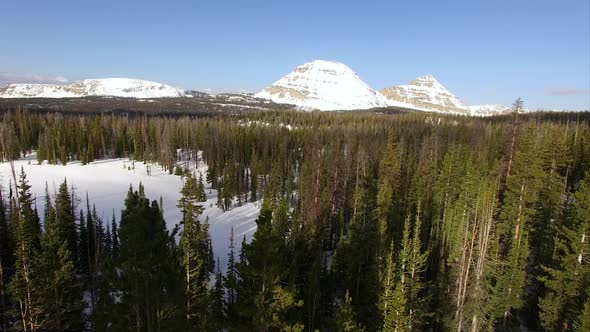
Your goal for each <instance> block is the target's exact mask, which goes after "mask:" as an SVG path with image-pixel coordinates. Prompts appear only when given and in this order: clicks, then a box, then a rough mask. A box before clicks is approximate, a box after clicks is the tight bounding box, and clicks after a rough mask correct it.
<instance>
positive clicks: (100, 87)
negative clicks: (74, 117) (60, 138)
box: [0, 78, 185, 98]
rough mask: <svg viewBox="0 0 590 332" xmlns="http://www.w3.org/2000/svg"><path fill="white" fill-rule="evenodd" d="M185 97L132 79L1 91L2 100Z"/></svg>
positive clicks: (171, 89) (177, 91)
mask: <svg viewBox="0 0 590 332" xmlns="http://www.w3.org/2000/svg"><path fill="white" fill-rule="evenodd" d="M184 95H185V94H184V91H183V90H180V89H177V88H174V87H172V86H169V85H166V84H162V83H157V82H151V81H145V80H138V79H130V78H102V79H87V80H83V81H81V82H77V83H74V84H70V85H57V84H27V83H16V84H8V85H6V86H4V87H2V88H0V98H72V97H88V96H113V97H128V98H165V97H183V96H184Z"/></svg>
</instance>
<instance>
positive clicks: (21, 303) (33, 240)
mask: <svg viewBox="0 0 590 332" xmlns="http://www.w3.org/2000/svg"><path fill="white" fill-rule="evenodd" d="M30 189H31V186H30V185H29V182H28V180H27V176H26V174H25V172H24V170H23V169H21V173H20V178H19V184H18V203H17V202H13V206H12V223H13V224H14V225H15V234H14V238H15V256H16V262H15V274H14V277H13V278H12V280H11V282H10V284H9V291H10V294H11V295H12V297H13V299H14V301H15V302H16V303H17V305H18V308H19V319H18V323H17V326H18V328H19V329H22V330H28V331H31V332H34V331H37V330H39V329H41V328H42V327H43V314H44V312H43V306H42V304H43V301H42V297H41V296H40V293H41V289H42V287H43V286H45V287H47V285H42V280H40V276H41V275H42V271H41V267H40V264H39V261H40V258H39V257H40V250H41V245H40V231H39V220H38V219H37V216H36V215H35V213H34V211H33V198H32V194H31V192H30Z"/></svg>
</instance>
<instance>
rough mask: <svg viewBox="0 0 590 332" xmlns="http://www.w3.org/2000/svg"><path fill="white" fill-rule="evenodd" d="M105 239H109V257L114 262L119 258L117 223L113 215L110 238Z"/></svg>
mask: <svg viewBox="0 0 590 332" xmlns="http://www.w3.org/2000/svg"><path fill="white" fill-rule="evenodd" d="M107 237H108V238H109V245H110V246H109V249H110V255H111V256H112V257H113V259H115V260H116V259H117V258H118V257H119V232H118V230H117V221H116V220H115V214H114V213H113V218H112V219H111V228H110V236H107Z"/></svg>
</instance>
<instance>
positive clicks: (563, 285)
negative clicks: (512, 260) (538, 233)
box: [539, 177, 590, 330]
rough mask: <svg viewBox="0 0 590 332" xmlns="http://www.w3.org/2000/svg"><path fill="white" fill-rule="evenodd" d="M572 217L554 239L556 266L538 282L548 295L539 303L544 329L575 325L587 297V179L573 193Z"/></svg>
mask: <svg viewBox="0 0 590 332" xmlns="http://www.w3.org/2000/svg"><path fill="white" fill-rule="evenodd" d="M572 214H573V215H572V216H571V217H570V218H569V220H567V222H568V223H567V224H565V225H562V226H561V227H560V228H559V229H558V236H557V238H556V239H555V248H556V252H555V254H554V255H555V256H556V265H555V267H549V266H546V267H544V268H543V270H544V271H545V276H543V277H541V278H540V280H541V281H542V282H543V283H544V284H545V286H546V287H547V293H546V295H545V297H544V298H542V299H541V300H540V301H539V307H540V309H541V313H540V317H541V321H542V324H543V327H545V328H546V329H547V330H559V329H566V327H568V326H572V325H573V324H575V322H576V320H577V319H578V317H579V316H580V315H581V313H582V312H583V311H584V307H583V303H584V302H587V301H588V300H587V299H588V298H590V294H589V293H588V290H589V289H590V259H589V258H588V257H586V255H587V253H588V252H590V246H589V245H588V240H587V237H588V233H589V232H590V177H588V178H586V179H584V180H583V181H582V183H581V185H580V188H579V189H578V191H577V192H576V194H575V202H574V204H573V211H572Z"/></svg>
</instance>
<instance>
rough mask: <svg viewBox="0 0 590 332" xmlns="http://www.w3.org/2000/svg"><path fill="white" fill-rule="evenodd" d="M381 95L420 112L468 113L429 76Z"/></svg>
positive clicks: (385, 91) (388, 90)
mask: <svg viewBox="0 0 590 332" xmlns="http://www.w3.org/2000/svg"><path fill="white" fill-rule="evenodd" d="M381 93H382V94H383V95H384V96H385V97H386V98H387V99H388V100H390V102H398V103H405V104H408V105H411V106H413V107H416V108H419V109H421V110H431V111H436V112H451V113H463V114H465V113H468V112H469V108H468V107H467V105H465V104H463V102H462V101H461V100H459V98H457V97H456V96H455V95H453V94H452V93H450V92H449V91H448V90H447V89H446V88H445V87H444V86H443V85H442V84H440V82H439V81H437V80H436V78H434V76H432V75H431V74H426V75H423V76H420V77H418V78H416V79H415V80H413V81H411V82H410V83H408V84H407V85H399V86H394V87H390V88H385V89H383V90H381Z"/></svg>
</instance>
